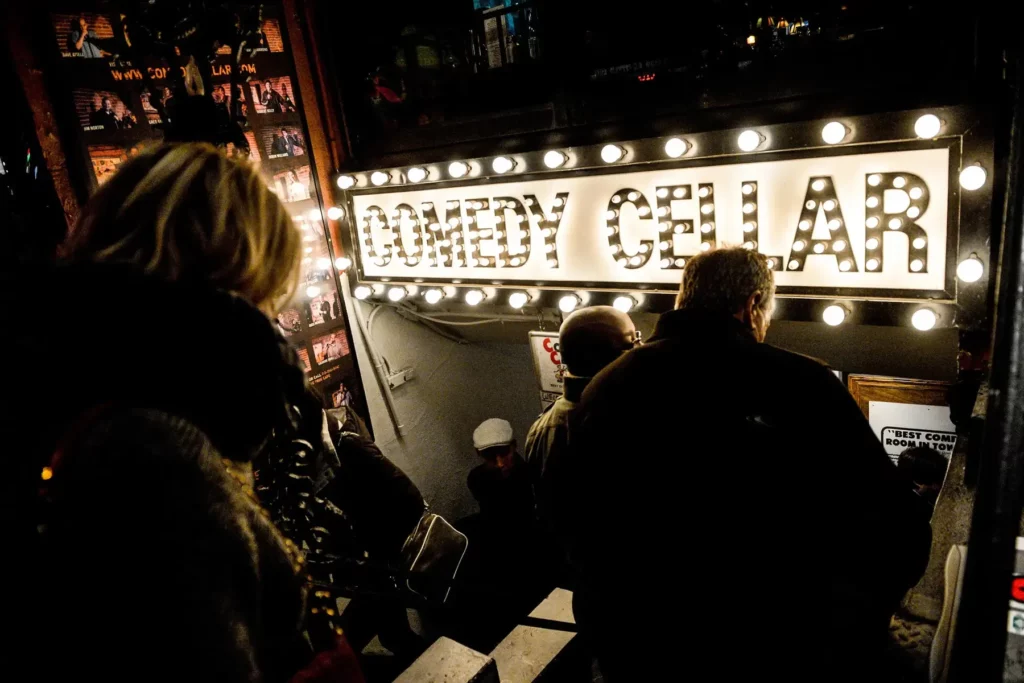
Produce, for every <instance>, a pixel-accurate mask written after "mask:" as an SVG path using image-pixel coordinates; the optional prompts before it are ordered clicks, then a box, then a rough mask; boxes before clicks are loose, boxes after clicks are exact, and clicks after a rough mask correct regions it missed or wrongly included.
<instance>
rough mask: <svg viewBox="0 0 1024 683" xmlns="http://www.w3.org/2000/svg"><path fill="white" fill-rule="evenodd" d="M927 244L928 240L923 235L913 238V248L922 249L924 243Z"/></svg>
mask: <svg viewBox="0 0 1024 683" xmlns="http://www.w3.org/2000/svg"><path fill="white" fill-rule="evenodd" d="M926 244H928V240H926V239H925V238H923V237H917V238H915V239H914V249H924V245H926Z"/></svg>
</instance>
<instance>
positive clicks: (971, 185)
mask: <svg viewBox="0 0 1024 683" xmlns="http://www.w3.org/2000/svg"><path fill="white" fill-rule="evenodd" d="M985 177H986V174H985V169H983V168H982V167H981V166H980V165H979V164H975V165H973V166H968V167H967V168H965V169H964V170H962V171H960V187H962V188H964V189H965V190H971V191H974V190H977V189H979V188H980V187H981V186H982V185H984V184H985Z"/></svg>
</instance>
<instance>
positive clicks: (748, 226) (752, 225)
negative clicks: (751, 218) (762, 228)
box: [743, 222, 757, 232]
mask: <svg viewBox="0 0 1024 683" xmlns="http://www.w3.org/2000/svg"><path fill="white" fill-rule="evenodd" d="M756 227H757V224H756V223H753V222H748V223H744V224H743V232H754V229H755V228H756Z"/></svg>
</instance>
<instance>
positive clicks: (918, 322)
mask: <svg viewBox="0 0 1024 683" xmlns="http://www.w3.org/2000/svg"><path fill="white" fill-rule="evenodd" d="M938 321H939V316H937V315H936V314H935V311H933V310H932V309H930V308H919V309H917V310H916V311H914V315H912V316H911V317H910V324H911V325H913V326H914V327H915V328H916V329H919V330H921V331H922V332H927V331H928V330H930V329H932V328H933V327H935V323H937V322H938Z"/></svg>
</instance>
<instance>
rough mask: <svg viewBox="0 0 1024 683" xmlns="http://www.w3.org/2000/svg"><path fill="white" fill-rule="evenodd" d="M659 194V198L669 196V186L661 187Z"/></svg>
mask: <svg viewBox="0 0 1024 683" xmlns="http://www.w3.org/2000/svg"><path fill="white" fill-rule="evenodd" d="M657 194H658V199H665V197H668V188H667V187H659V188H658V192H657Z"/></svg>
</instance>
